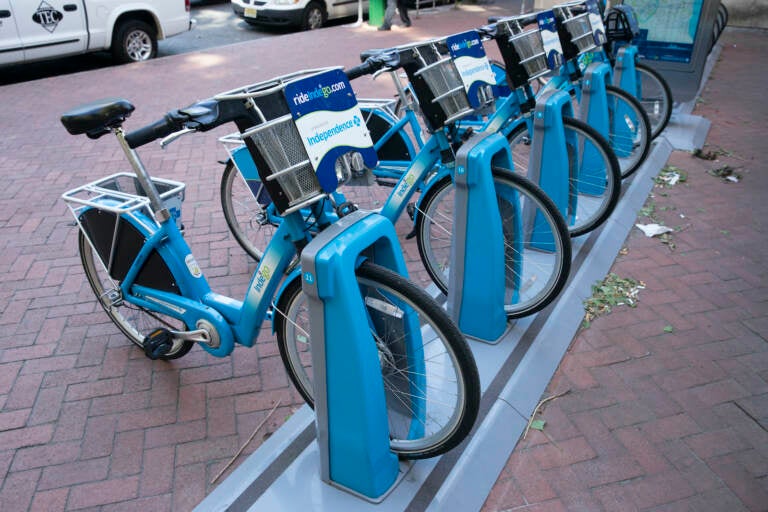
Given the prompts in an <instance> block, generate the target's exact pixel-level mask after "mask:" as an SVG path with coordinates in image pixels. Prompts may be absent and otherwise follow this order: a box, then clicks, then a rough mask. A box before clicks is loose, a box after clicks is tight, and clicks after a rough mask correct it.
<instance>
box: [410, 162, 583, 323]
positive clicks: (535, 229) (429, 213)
mask: <svg viewBox="0 0 768 512" xmlns="http://www.w3.org/2000/svg"><path fill="white" fill-rule="evenodd" d="M493 181H494V187H495V189H496V199H497V205H498V208H499V213H500V214H501V223H502V230H503V233H504V259H505V269H506V270H505V276H506V277H505V294H504V311H505V313H506V315H507V318H520V317H523V316H527V315H530V314H533V313H535V312H536V311H539V310H541V309H542V308H544V307H545V306H546V305H547V304H549V303H550V302H552V300H554V299H555V297H557V295H558V294H559V293H560V290H562V288H563V286H564V285H565V282H566V280H567V279H568V272H569V269H570V266H571V244H570V239H569V237H568V229H567V227H566V224H565V221H564V220H563V217H562V215H560V213H559V212H558V211H557V208H556V207H555V205H554V203H553V202H552V201H551V200H550V199H549V198H548V197H547V196H546V194H544V192H542V191H541V189H539V188H538V187H537V186H536V185H534V184H533V183H532V182H530V181H529V180H527V179H525V178H523V177H522V176H519V175H516V174H515V173H514V172H512V171H509V170H501V169H499V170H497V169H494V170H493ZM454 195H455V187H454V185H453V182H452V181H451V177H450V176H446V177H444V178H443V179H441V180H440V181H439V182H438V183H436V184H435V185H434V186H432V187H431V188H430V189H429V191H428V192H427V193H426V195H425V197H424V200H423V201H422V202H421V203H420V205H419V209H418V211H417V213H416V215H417V218H416V241H417V244H418V247H419V255H420V256H421V261H422V263H423V264H424V267H425V268H426V270H427V272H428V273H429V275H430V277H432V280H433V281H434V283H435V284H436V285H437V287H438V288H440V290H441V291H442V292H443V293H448V276H449V273H450V262H451V260H450V258H451V240H452V238H453V218H454V212H453V210H454V201H455V199H454Z"/></svg>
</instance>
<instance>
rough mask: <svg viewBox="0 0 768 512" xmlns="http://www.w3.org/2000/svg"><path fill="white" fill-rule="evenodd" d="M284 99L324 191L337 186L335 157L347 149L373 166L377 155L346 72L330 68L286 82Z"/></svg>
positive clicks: (366, 163) (334, 188) (368, 165)
mask: <svg viewBox="0 0 768 512" xmlns="http://www.w3.org/2000/svg"><path fill="white" fill-rule="evenodd" d="M284 93H285V99H286V101H287V102H288V107H289V109H290V111H291V115H292V116H293V119H294V120H295V122H296V128H297V129H298V131H299V135H300V136H301V140H302V142H303V143H304V148H305V149H306V151H307V154H308V155H309V160H310V162H311V163H312V167H313V168H314V169H315V172H316V173H317V179H318V181H319V182H320V186H321V187H322V188H323V190H324V191H325V192H333V191H334V190H336V187H337V186H338V178H337V177H336V160H337V159H338V158H339V157H340V156H342V155H344V154H345V153H348V152H350V151H356V152H358V153H360V154H361V155H362V156H363V161H364V162H365V165H366V166H367V167H369V168H373V167H376V164H377V163H378V158H377V156H376V151H375V150H374V149H373V141H372V140H371V135H370V133H369V132H368V129H367V127H366V126H365V122H364V121H363V115H362V113H361V112H360V107H359V106H358V105H357V98H356V97H355V93H354V91H353V90H352V86H351V85H350V83H349V80H348V79H347V75H346V74H344V71H343V70H341V69H332V70H330V71H325V72H323V73H318V74H317V75H312V76H310V77H307V78H303V79H300V80H296V81H294V82H291V83H289V84H287V85H286V86H285V91H284Z"/></svg>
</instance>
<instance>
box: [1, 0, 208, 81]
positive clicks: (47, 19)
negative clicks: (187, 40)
mask: <svg viewBox="0 0 768 512" xmlns="http://www.w3.org/2000/svg"><path fill="white" fill-rule="evenodd" d="M189 2H190V0H160V1H152V0H133V1H132V0H0V66H3V65H8V64H18V63H22V62H32V61H37V60H44V59H51V58H55V57H63V56H67V55H76V54H80V53H88V52H96V51H102V50H109V51H111V52H112V55H113V56H114V58H115V59H116V60H117V61H119V62H138V61H143V60H147V59H151V58H153V57H155V56H156V55H157V41H158V39H164V38H166V37H170V36H172V35H175V34H179V33H181V32H184V31H187V30H189V29H191V28H192V26H193V25H194V20H192V19H191V18H190V15H189Z"/></svg>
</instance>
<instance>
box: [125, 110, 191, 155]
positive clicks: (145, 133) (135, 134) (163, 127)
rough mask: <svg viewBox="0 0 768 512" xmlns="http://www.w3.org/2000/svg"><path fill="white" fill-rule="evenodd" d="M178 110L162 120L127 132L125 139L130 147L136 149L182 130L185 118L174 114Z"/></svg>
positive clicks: (169, 113)
mask: <svg viewBox="0 0 768 512" xmlns="http://www.w3.org/2000/svg"><path fill="white" fill-rule="evenodd" d="M177 112H178V111H171V112H168V113H167V114H166V115H165V116H163V118H162V119H161V120H159V121H155V122H154V123H152V124H149V125H147V126H144V127H142V128H139V129H137V130H133V131H132V132H130V133H128V134H126V136H125V141H126V142H127V143H128V147H130V148H131V149H135V148H137V147H139V146H143V145H144V144H149V143H150V142H152V141H153V140H157V139H160V138H163V137H166V136H168V135H170V134H172V133H173V132H176V131H179V130H181V129H182V128H183V127H184V126H183V122H184V120H183V119H178V118H176V116H174V113H177Z"/></svg>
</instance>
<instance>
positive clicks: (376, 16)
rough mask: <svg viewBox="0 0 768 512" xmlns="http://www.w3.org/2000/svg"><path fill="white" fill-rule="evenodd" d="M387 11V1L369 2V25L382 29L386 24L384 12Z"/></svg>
mask: <svg viewBox="0 0 768 512" xmlns="http://www.w3.org/2000/svg"><path fill="white" fill-rule="evenodd" d="M386 9H387V0H369V2H368V24H369V25H370V26H372V27H380V26H381V25H382V23H384V11H385V10H386Z"/></svg>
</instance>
